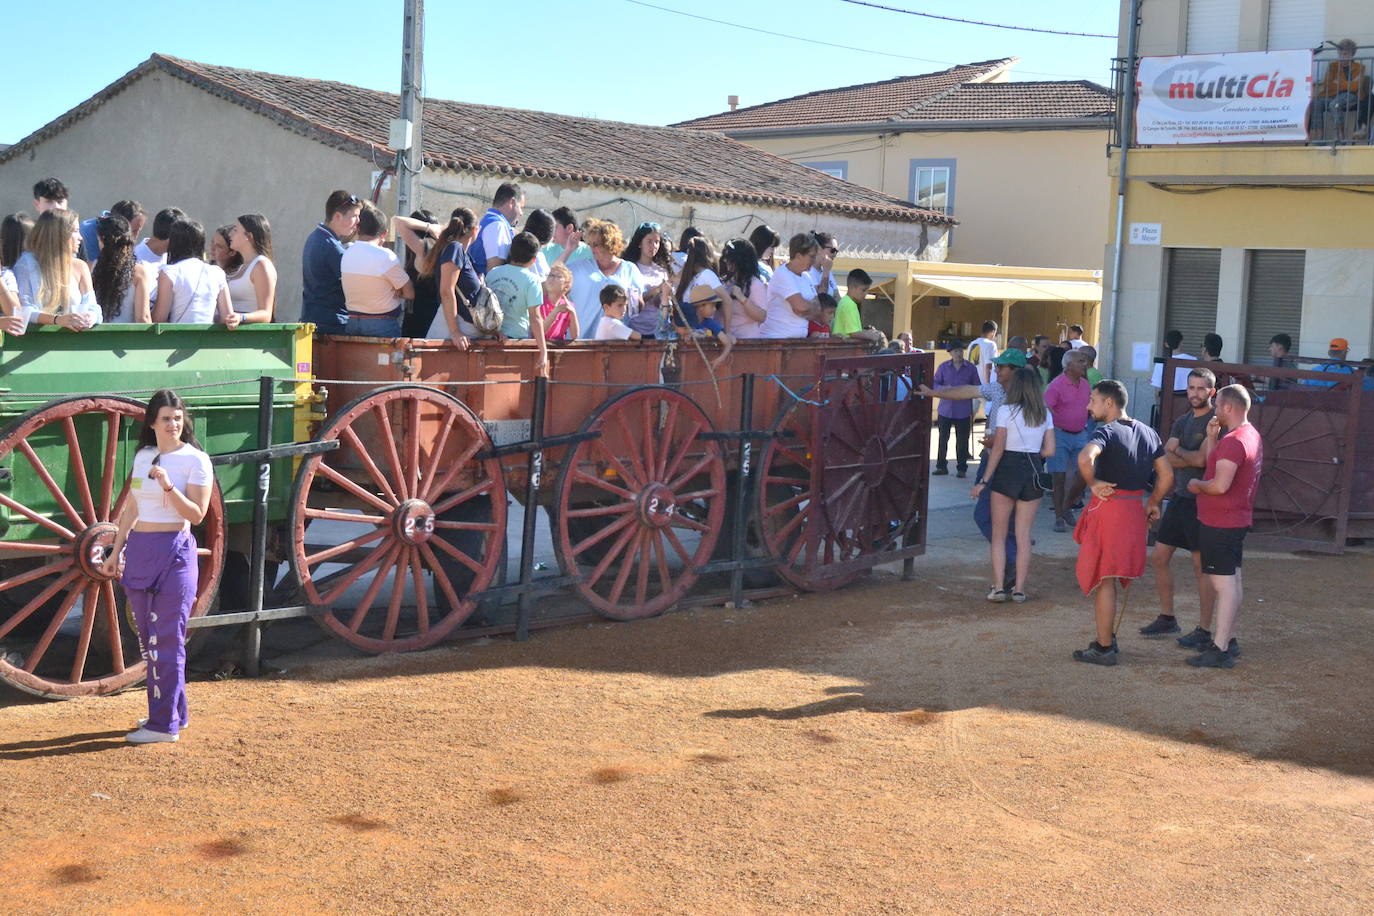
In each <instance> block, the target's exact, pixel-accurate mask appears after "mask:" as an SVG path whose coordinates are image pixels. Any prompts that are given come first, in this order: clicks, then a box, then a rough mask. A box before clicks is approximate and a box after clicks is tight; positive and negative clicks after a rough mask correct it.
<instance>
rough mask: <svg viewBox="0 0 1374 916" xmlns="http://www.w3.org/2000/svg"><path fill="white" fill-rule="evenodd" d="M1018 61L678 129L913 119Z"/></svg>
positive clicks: (770, 106) (828, 93)
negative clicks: (931, 105)
mask: <svg viewBox="0 0 1374 916" xmlns="http://www.w3.org/2000/svg"><path fill="white" fill-rule="evenodd" d="M1015 62H1016V58H1014V57H1005V58H1001V59H999V60H986V61H981V62H979V63H974V64H962V65H960V66H957V67H950V68H949V69H948V70H941V71H939V72H937V73H921V74H918V75H916V76H899V77H897V78H895V79H890V80H882V81H881V82H877V83H860V84H859V85H856V86H842V87H840V88H838V89H822V90H819V91H817V92H808V93H806V94H805V95H797V96H793V97H791V98H788V99H780V100H778V101H776V102H766V103H764V104H762V105H752V106H750V107H748V108H740V109H737V110H735V111H723V112H720V113H719V114H713V115H707V116H706V117H704V118H694V119H692V120H690V121H680V122H678V123H677V124H676V125H674V126H676V127H695V128H701V129H707V130H731V129H734V128H742V127H791V126H798V127H800V126H803V125H816V124H845V123H851V122H852V123H866V122H870V121H890V120H894V119H903V118H906V117H909V116H910V114H911V112H913V111H915V110H916V109H918V108H919V107H920V106H922V105H924V104H929V103H930V102H932V101H933V100H935V99H937V98H939V97H940V96H941V95H943V94H945V93H948V92H951V91H953V90H956V89H958V88H959V87H960V86H963V85H965V84H968V83H971V82H982V81H983V80H987V79H992V78H994V77H996V76H998V75H999V74H1001V73H1002V72H1003V71H1004V70H1006V69H1007V68H1008V67H1010V66H1011V65H1012V64H1013V63H1015Z"/></svg>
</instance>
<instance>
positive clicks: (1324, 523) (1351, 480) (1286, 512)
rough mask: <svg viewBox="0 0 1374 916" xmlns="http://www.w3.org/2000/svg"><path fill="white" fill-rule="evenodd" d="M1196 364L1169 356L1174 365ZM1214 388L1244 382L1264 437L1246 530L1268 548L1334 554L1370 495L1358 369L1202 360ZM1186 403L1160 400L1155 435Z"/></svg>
mask: <svg viewBox="0 0 1374 916" xmlns="http://www.w3.org/2000/svg"><path fill="white" fill-rule="evenodd" d="M1196 365H1198V363H1196V362H1192V361H1189V360H1173V359H1171V360H1169V362H1168V365H1166V366H1165V371H1164V375H1163V378H1165V379H1171V378H1173V372H1174V368H1175V367H1177V368H1191V367H1193V366H1196ZM1206 366H1207V368H1209V369H1211V370H1212V371H1213V372H1214V373H1216V376H1217V387H1218V388H1220V387H1223V386H1226V385H1230V384H1239V385H1244V386H1245V387H1246V388H1248V389H1249V390H1250V394H1251V397H1252V398H1253V399H1254V401H1253V406H1252V408H1251V411H1250V422H1251V423H1253V424H1254V425H1255V427H1256V428H1257V429H1259V432H1260V437H1261V439H1262V440H1263V442H1264V465H1263V468H1262V470H1261V473H1260V483H1259V489H1258V491H1257V492H1256V494H1255V512H1254V525H1253V527H1252V528H1251V532H1252V535H1253V536H1255V537H1256V538H1258V539H1260V540H1262V541H1263V542H1264V543H1265V544H1266V545H1267V546H1271V547H1278V548H1283V549H1293V550H1315V551H1321V552H1323V553H1341V552H1342V551H1343V550H1344V549H1345V543H1346V538H1347V537H1348V536H1350V534H1351V520H1352V517H1353V518H1355V519H1356V520H1358V519H1359V518H1360V516H1362V515H1364V514H1365V513H1366V512H1367V511H1368V509H1367V504H1368V503H1369V502H1371V497H1374V493H1371V492H1368V491H1369V490H1370V489H1371V486H1370V484H1371V480H1370V475H1368V474H1357V469H1358V468H1359V466H1360V465H1361V463H1362V462H1363V463H1366V464H1367V463H1368V461H1369V460H1370V457H1371V456H1370V455H1368V454H1367V453H1365V454H1362V451H1363V452H1367V449H1362V447H1361V442H1362V436H1361V430H1362V429H1363V430H1364V436H1363V438H1365V439H1367V438H1369V434H1370V432H1371V430H1374V398H1365V399H1364V402H1365V406H1364V407H1362V406H1361V404H1362V401H1361V386H1362V383H1363V380H1364V376H1363V373H1358V372H1357V373H1351V374H1337V373H1324V372H1313V371H1308V370H1303V369H1286V368H1278V367H1274V366H1248V365H1238V364H1232V363H1207V364H1206ZM1187 409H1188V402H1187V400H1186V398H1184V396H1183V395H1182V393H1177V394H1175V395H1174V396H1172V397H1167V398H1164V401H1163V403H1162V404H1161V407H1160V434H1161V435H1163V436H1165V437H1167V436H1168V432H1169V427H1170V426H1171V425H1172V423H1173V420H1174V418H1175V417H1177V416H1179V414H1181V413H1182V412H1183V411H1185V410H1187Z"/></svg>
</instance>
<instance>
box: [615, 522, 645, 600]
mask: <svg viewBox="0 0 1374 916" xmlns="http://www.w3.org/2000/svg"><path fill="white" fill-rule="evenodd" d="M644 534H645V532H644V529H643V528H637V529H635V536H634V547H632V548H631V549H630V550H629V551H628V552H627V553H625V555H624V559H622V560H621V563H620V571H619V572H618V573H616V576H615V583H614V584H613V585H612V586H611V594H610V598H609V600H610V602H611V604H618V603H619V602H620V596H621V595H623V594H625V585H626V583H628V582H629V581H630V570H631V569H633V568H634V566H635V558H636V557H638V556H639V554H640V553H641V552H642V551H643V550H644Z"/></svg>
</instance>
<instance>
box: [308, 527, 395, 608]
mask: <svg viewBox="0 0 1374 916" xmlns="http://www.w3.org/2000/svg"><path fill="white" fill-rule="evenodd" d="M394 543H395V541H394V539H393V538H386V539H384V540H383V541H382V543H380V544H378V545H377V546H376V547H374V548H372V551H371V552H370V553H369V554H368V555H367V557H366V558H365V559H364V560H363V562H361V563H359V564H358V565H357V566H354V567H353V568H352V569H350V570H348V571H347V572H346V573H344V574H343V575H341V576H340V577H339V578H338V579H333V580H331V581H330V583H329V585H330V589H329V591H328V592H327V593H325V594H323V595H320V598H319V600H318V601H316V602H315V603H316V604H322V605H325V606H326V607H328V606H330V605H332V604H333V603H334V602H335V601H338V600H339V596H341V595H342V594H343V593H344V592H346V591H348V589H349V587H350V586H352V585H353V583H354V582H357V581H358V580H359V579H360V578H362V576H363V573H366V572H367V571H369V570H371V569H372V568H373V567H375V566H377V565H378V564H379V563H380V562H381V561H382V559H383V558H384V557H386V556H389V555H390V551H391V550H392V547H393V545H394Z"/></svg>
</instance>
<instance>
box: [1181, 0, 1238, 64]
mask: <svg viewBox="0 0 1374 916" xmlns="http://www.w3.org/2000/svg"><path fill="white" fill-rule="evenodd" d="M1238 44H1240V0H1188V53H1189V54H1215V53H1217V52H1219V51H1234V50H1236V46H1237V45H1238Z"/></svg>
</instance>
